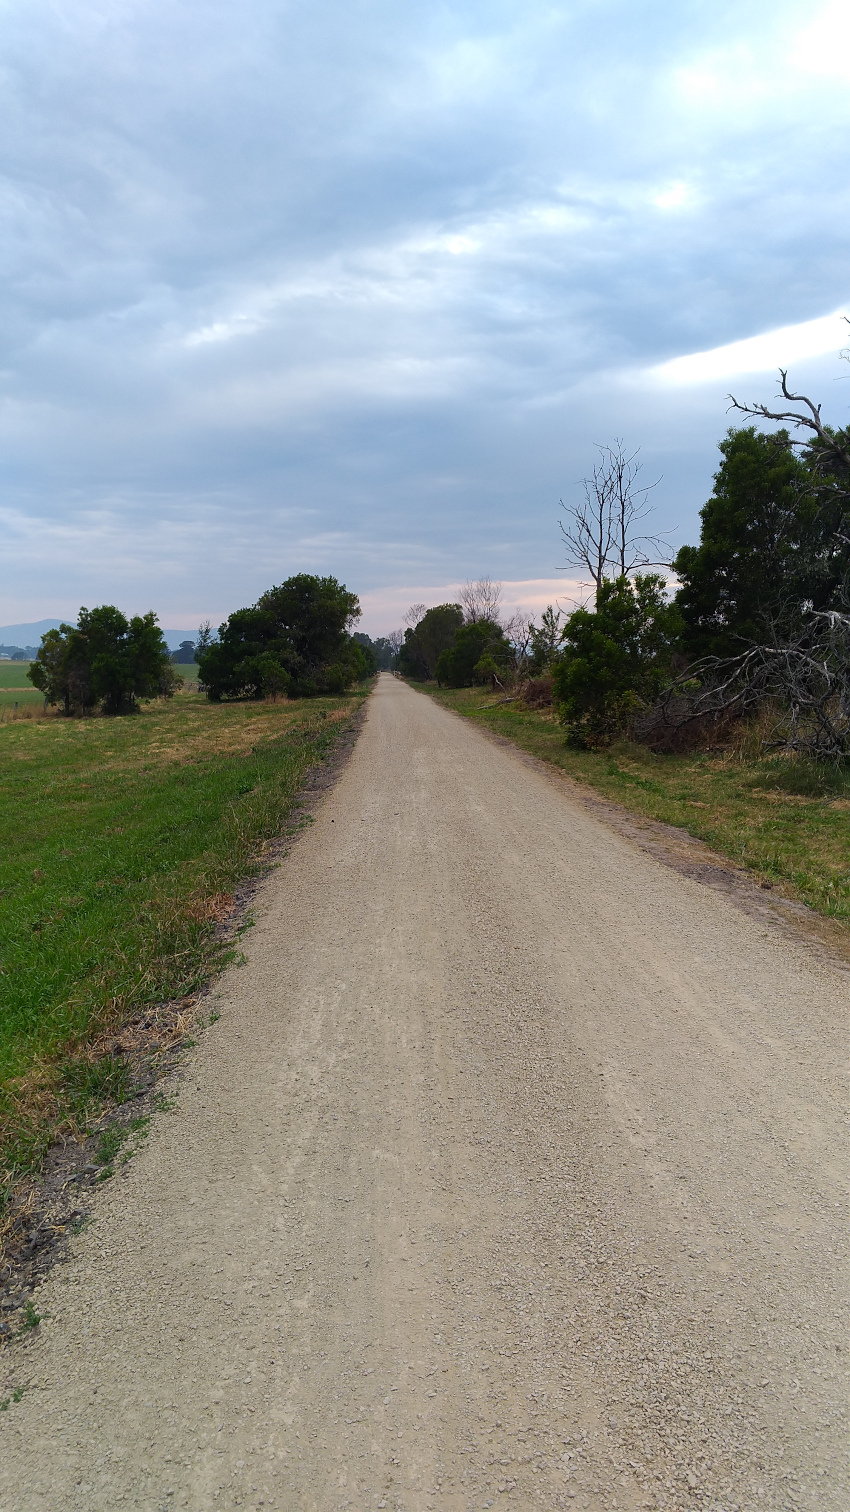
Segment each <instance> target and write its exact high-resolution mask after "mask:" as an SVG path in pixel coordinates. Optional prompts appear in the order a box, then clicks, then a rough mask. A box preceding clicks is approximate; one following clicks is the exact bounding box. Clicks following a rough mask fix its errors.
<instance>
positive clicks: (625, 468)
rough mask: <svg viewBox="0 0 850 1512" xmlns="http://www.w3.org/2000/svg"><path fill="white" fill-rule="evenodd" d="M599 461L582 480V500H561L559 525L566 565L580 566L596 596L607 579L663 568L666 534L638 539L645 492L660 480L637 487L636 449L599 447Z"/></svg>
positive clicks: (647, 510)
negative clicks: (649, 568)
mask: <svg viewBox="0 0 850 1512" xmlns="http://www.w3.org/2000/svg"><path fill="white" fill-rule="evenodd" d="M597 450H598V452H599V460H598V462H597V463H596V465H595V467H594V469H593V472H592V474H591V476H590V477H589V478H583V479H582V485H583V488H584V499H583V501H582V502H580V503H579V504H574V505H567V504H565V503H564V501H563V499H561V501H560V505H561V509H562V510H563V511H564V514H565V515H566V521H564V520H561V521H560V527H561V534H562V536H563V537H564V540H565V542H566V545H567V552H568V556H567V566H568V567H579V568H584V569H585V570H586V571H587V572H588V573H589V574H590V577H591V579H592V581H593V584H594V587H595V589H596V592H597V593H598V592H599V591H600V589H601V588H602V584H603V582H604V581H605V579H606V578H610V577H628V576H629V575H630V574H631V573H633V572H640V571H641V570H642V569H643V568H645V567H668V566H669V565H670V564H669V554H668V555H667V556H664V557H663V558H662V557H661V556H660V553H662V552H664V551H666V542H665V540H664V535H665V532H662V533H661V534H659V535H640V534H639V533H638V531H637V527H638V526H639V525H640V524H641V522H642V521H643V520H645V519H646V518H647V516H648V515H650V514H651V513H652V510H653V506H652V505H651V504H649V503H648V498H649V495H650V493H651V492H652V490H653V489H654V488H657V487H658V484H659V483H660V482H661V479H660V478H656V480H655V482H654V483H648V484H639V482H638V478H639V475H640V472H641V471H642V467H643V464H642V463H641V462H639V461H638V460H637V458H638V453H639V451H640V448H638V450H637V451H634V452H632V453H631V455H630V456H629V455H627V453H626V451H625V449H624V446H623V442H622V440H621V439H620V438H619V437H617V438H616V439H615V441H614V445H613V446H598V447H597Z"/></svg>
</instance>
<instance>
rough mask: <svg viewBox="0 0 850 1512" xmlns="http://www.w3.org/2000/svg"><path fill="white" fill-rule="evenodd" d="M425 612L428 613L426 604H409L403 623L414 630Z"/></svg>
mask: <svg viewBox="0 0 850 1512" xmlns="http://www.w3.org/2000/svg"><path fill="white" fill-rule="evenodd" d="M427 613H428V605H427V604H411V606H410V608H409V609H408V611H407V613H406V615H405V616H404V623H405V624H406V625H407V626H409V628H410V629H411V630H415V629H416V626H417V625H418V624H419V621H420V620H421V618H422V616H423V614H427Z"/></svg>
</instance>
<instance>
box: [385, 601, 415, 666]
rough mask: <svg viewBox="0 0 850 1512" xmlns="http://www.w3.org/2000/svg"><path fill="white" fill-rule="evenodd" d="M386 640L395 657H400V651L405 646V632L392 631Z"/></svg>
mask: <svg viewBox="0 0 850 1512" xmlns="http://www.w3.org/2000/svg"><path fill="white" fill-rule="evenodd" d="M416 607H417V608H418V607H419V606H418V604H417V606H416ZM386 639H387V645H388V646H389V648H390V650H391V651H392V653H393V656H398V653H399V651H400V650H401V648H402V646H403V645H404V631H403V630H391V631H390V633H389V635H388V636H387V638H386Z"/></svg>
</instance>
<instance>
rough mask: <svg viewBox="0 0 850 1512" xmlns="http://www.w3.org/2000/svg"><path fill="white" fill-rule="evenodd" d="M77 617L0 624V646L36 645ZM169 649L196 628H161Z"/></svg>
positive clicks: (192, 638)
mask: <svg viewBox="0 0 850 1512" xmlns="http://www.w3.org/2000/svg"><path fill="white" fill-rule="evenodd" d="M76 623H77V617H76V615H75V614H69V615H68V617H67V619H64V620H61V619H43V620H33V621H32V623H31V624H29V625H0V646H18V647H20V649H21V650H22V651H24V650H26V648H27V647H28V646H32V647H33V648H35V647H36V646H38V644H39V641H40V640H41V637H42V636H43V635H44V633H45V631H46V630H58V629H59V626H60V625H75V624H76ZM162 633H163V635H164V636H165V643H166V645H167V647H168V649H169V651H176V650H177V647H178V646H179V645H180V642H181V641H184V640H191V641H193V640H194V639H195V637H196V636H197V633H198V632H197V630H163V632H162Z"/></svg>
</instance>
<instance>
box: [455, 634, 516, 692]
mask: <svg viewBox="0 0 850 1512" xmlns="http://www.w3.org/2000/svg"><path fill="white" fill-rule="evenodd" d="M484 657H487V658H489V660H488V663H487V665H488V666H489V664H490V662H492V664H493V666H494V667H495V669H496V675H498V676H499V677H504V675H505V674H506V673H507V671H508V669H509V667H510V665H511V661H512V658H513V652H512V649H511V644H510V641H509V640H508V639H507V637H506V635H505V632H504V630H503V629H502V627H501V625H497V624H495V623H494V622H493V620H475V621H474V623H472V624H471V625H463V626H461V628H460V629H459V630H458V631H457V634H456V635H455V638H454V643H453V645H452V646H451V647H450V648H449V649H447V650H445V651H441V652H440V655H439V657H438V658H437V666H436V674H437V681H438V682H439V683H441V684H445V685H446V687H449V688H469V687H471V686H472V684H473V683H474V682H475V681H476V675H477V674H476V668H477V667H478V666H479V664H481V662H482V660H483V658H484ZM490 675H491V674H490V673H487V674H486V675H485V676H483V677H482V678H481V679H480V680H481V681H486V678H487V676H490Z"/></svg>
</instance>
